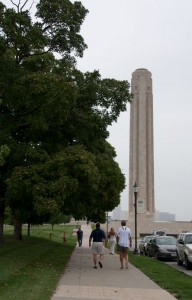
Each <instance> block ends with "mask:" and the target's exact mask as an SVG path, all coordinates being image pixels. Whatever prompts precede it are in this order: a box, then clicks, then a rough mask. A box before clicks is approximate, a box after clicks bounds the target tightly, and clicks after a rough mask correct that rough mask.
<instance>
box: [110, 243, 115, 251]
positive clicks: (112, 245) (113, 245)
mask: <svg viewBox="0 0 192 300" xmlns="http://www.w3.org/2000/svg"><path fill="white" fill-rule="evenodd" d="M110 253H112V254H115V241H112V242H111V251H110Z"/></svg>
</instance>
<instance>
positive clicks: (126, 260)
mask: <svg viewBox="0 0 192 300" xmlns="http://www.w3.org/2000/svg"><path fill="white" fill-rule="evenodd" d="M123 258H124V259H125V267H126V269H128V252H127V251H125V252H124V253H123Z"/></svg>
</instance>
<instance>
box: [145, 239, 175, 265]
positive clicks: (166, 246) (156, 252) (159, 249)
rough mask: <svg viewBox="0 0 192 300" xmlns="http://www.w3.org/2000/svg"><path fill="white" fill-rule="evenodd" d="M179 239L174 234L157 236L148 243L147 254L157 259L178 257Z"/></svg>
mask: <svg viewBox="0 0 192 300" xmlns="http://www.w3.org/2000/svg"><path fill="white" fill-rule="evenodd" d="M176 243H177V239H176V238H175V237H173V236H155V237H153V238H152V239H151V240H150V241H149V242H148V243H147V255H148V256H154V257H155V258H156V259H160V258H166V259H171V260H173V259H176V258H177V253H176Z"/></svg>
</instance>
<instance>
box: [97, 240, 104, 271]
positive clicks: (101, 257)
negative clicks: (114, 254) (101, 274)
mask: <svg viewBox="0 0 192 300" xmlns="http://www.w3.org/2000/svg"><path fill="white" fill-rule="evenodd" d="M98 253H99V266H100V268H103V259H104V247H103V243H99V245H98Z"/></svg>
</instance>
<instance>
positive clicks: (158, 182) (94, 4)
mask: <svg viewBox="0 0 192 300" xmlns="http://www.w3.org/2000/svg"><path fill="white" fill-rule="evenodd" d="M81 2H82V4H83V5H84V6H85V7H86V8H87V9H88V10H89V14H88V15H87V17H86V19H85V21H84V23H83V25H82V30H81V34H82V36H83V37H84V39H85V42H86V44H87V45H88V49H87V50H86V51H85V52H84V57H83V58H82V59H79V60H78V68H79V69H80V70H82V71H84V72H85V71H93V70H99V72H100V74H101V76H102V78H115V79H117V80H128V81H129V82H131V76H132V73H133V72H134V71H135V70H136V69H138V68H146V69H148V70H149V71H150V72H151V73H152V80H153V105H154V111H153V113H154V168H155V207H156V209H157V210H158V211H161V212H169V213H172V214H175V216H176V220H177V221H190V220H192V1H191V0H183V1H180V0H155V1H154V0H118V1H117V0H82V1H81ZM129 122H130V107H129V105H128V107H127V111H126V112H123V113H121V115H120V117H119V119H118V121H117V123H115V124H114V125H112V126H111V127H110V128H109V131H110V137H109V142H110V143H111V144H112V145H113V146H114V147H115V149H116V152H117V159H116V160H117V162H118V163H119V166H120V168H121V169H122V172H123V173H124V174H125V176H126V185H127V187H126V189H125V190H124V192H123V193H122V195H121V208H122V209H123V210H128V180H129V178H128V176H129Z"/></svg>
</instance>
